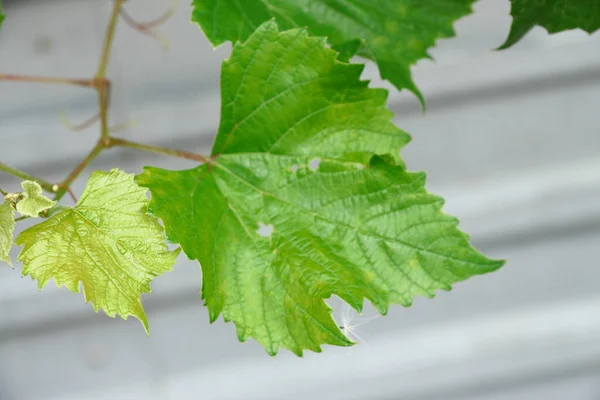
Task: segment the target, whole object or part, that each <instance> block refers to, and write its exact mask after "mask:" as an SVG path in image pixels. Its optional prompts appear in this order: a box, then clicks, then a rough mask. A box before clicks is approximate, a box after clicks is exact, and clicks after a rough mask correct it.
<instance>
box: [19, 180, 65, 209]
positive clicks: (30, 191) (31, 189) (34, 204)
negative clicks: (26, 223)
mask: <svg viewBox="0 0 600 400" xmlns="http://www.w3.org/2000/svg"><path fill="white" fill-rule="evenodd" d="M21 186H22V187H23V193H21V197H22V198H21V199H20V200H19V201H18V202H17V206H16V207H17V211H18V212H19V213H20V214H21V215H26V216H28V217H37V216H38V215H39V213H41V212H42V211H44V210H47V209H49V208H51V207H53V206H54V205H55V204H56V201H52V200H50V199H49V198H47V197H46V196H44V194H43V192H42V187H41V186H40V185H39V184H38V183H37V182H33V181H24V182H23V183H21Z"/></svg>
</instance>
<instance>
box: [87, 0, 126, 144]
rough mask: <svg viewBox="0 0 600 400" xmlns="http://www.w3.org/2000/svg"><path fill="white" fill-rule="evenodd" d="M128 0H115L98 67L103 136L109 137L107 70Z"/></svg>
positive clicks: (96, 83) (97, 82)
mask: <svg viewBox="0 0 600 400" xmlns="http://www.w3.org/2000/svg"><path fill="white" fill-rule="evenodd" d="M125 1H126V0H114V3H113V8H112V12H111V15H110V20H109V22H108V26H107V27H106V34H105V35H104V45H103V46H102V54H101V56H100V61H99V62H98V68H97V70H96V76H95V86H94V87H95V89H96V91H97V92H98V103H99V105H100V129H101V136H102V137H103V138H105V139H106V138H108V136H109V135H110V129H109V127H108V104H109V98H110V82H109V81H108V80H107V79H106V71H107V69H108V64H109V63H110V55H111V49H112V45H113V41H114V38H115V32H116V30H117V22H118V20H119V14H120V13H121V8H122V7H123V3H125Z"/></svg>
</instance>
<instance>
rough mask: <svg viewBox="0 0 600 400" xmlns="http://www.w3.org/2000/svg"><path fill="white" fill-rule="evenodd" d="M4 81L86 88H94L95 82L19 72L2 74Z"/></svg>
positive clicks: (1, 77) (1, 78)
mask: <svg viewBox="0 0 600 400" xmlns="http://www.w3.org/2000/svg"><path fill="white" fill-rule="evenodd" d="M0 80H2V81H15V82H28V83H53V84H65V85H75V86H80V87H86V88H93V87H94V85H95V83H94V80H93V79H69V78H54V77H48V76H29V75H19V74H0Z"/></svg>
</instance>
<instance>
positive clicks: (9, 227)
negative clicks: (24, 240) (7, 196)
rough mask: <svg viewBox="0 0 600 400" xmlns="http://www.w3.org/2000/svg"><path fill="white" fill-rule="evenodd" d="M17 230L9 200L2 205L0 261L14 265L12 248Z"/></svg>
mask: <svg viewBox="0 0 600 400" xmlns="http://www.w3.org/2000/svg"><path fill="white" fill-rule="evenodd" d="M14 232H15V219H14V211H13V208H12V206H11V204H10V203H9V202H5V203H4V204H2V205H1V206H0V261H4V262H5V263H7V264H8V265H11V266H12V263H11V262H10V248H11V247H12V245H13V234H14Z"/></svg>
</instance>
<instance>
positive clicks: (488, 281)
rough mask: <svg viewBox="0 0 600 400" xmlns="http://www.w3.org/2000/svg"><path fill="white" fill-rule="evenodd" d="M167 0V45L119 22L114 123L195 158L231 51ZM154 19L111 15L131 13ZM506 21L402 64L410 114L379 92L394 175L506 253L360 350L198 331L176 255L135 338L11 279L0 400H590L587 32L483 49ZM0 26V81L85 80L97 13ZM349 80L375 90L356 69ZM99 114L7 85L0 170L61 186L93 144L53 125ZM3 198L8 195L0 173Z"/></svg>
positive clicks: (590, 80) (598, 241)
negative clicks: (275, 352) (395, 131)
mask: <svg viewBox="0 0 600 400" xmlns="http://www.w3.org/2000/svg"><path fill="white" fill-rule="evenodd" d="M179 3H180V4H179V8H178V12H177V14H176V16H175V18H174V19H173V20H172V21H171V22H170V23H169V24H168V25H166V26H165V27H164V29H162V32H163V33H164V35H165V36H167V37H168V38H169V40H170V42H171V50H170V51H169V52H166V53H165V52H163V51H162V50H161V48H160V46H159V45H158V44H157V43H155V42H152V41H150V40H148V39H147V38H145V37H143V36H141V35H139V33H137V32H134V31H131V30H130V29H129V28H127V27H126V26H125V25H122V26H120V27H119V30H118V33H117V40H116V49H115V57H114V61H113V63H112V64H111V68H110V75H111V78H112V79H113V81H114V87H115V91H114V102H113V112H112V120H113V122H114V123H116V124H118V123H124V122H127V121H129V120H131V119H135V120H137V122H138V123H137V125H135V126H134V127H133V128H131V129H130V130H129V131H127V132H126V133H124V134H123V135H124V136H126V137H128V138H132V139H135V140H139V141H147V142H151V143H157V144H163V145H165V146H172V147H175V148H186V149H189V150H197V151H202V152H206V151H208V148H209V146H210V144H211V141H212V138H213V135H214V133H215V132H216V128H217V126H218V114H219V107H220V105H219V99H218V93H219V92H218V74H219V67H220V60H222V59H223V58H225V57H226V56H227V54H228V51H229V50H228V48H226V47H225V48H222V49H219V50H218V51H216V52H215V51H213V50H212V49H211V47H210V45H209V44H208V43H207V41H206V40H205V39H204V37H203V35H202V33H201V32H200V30H199V29H198V28H197V27H195V26H193V25H192V24H191V23H189V6H188V4H187V1H180V2H179ZM167 6H168V2H165V1H160V0H146V1H141V0H137V1H130V2H128V5H127V7H128V8H129V10H130V13H131V14H133V15H135V16H136V17H139V19H140V20H143V19H151V18H152V17H153V16H155V15H158V14H159V13H160V12H161V11H163V10H164V7H167ZM508 10H509V4H508V1H504V0H502V1H501V0H482V1H481V2H479V3H478V4H477V6H476V14H475V15H474V16H471V17H469V18H466V19H464V20H462V21H461V22H459V23H458V24H457V30H458V34H459V38H458V39H452V40H445V41H442V42H440V45H439V47H438V48H437V49H435V50H434V51H433V55H434V57H435V58H436V60H437V61H436V62H435V63H432V62H430V61H424V62H422V63H420V64H419V65H418V66H417V67H416V68H415V77H416V81H417V83H418V84H419V86H420V87H421V88H422V89H423V92H424V94H425V97H426V99H427V112H426V113H425V114H423V113H421V110H420V109H419V106H418V103H417V101H416V99H414V98H413V97H411V96H410V95H407V94H398V93H396V92H392V93H393V94H392V95H391V96H390V107H391V108H392V109H393V110H394V111H395V112H396V116H397V117H396V121H397V123H398V125H399V126H401V127H403V128H404V129H406V130H407V131H408V132H410V133H411V134H412V135H413V142H412V143H411V144H410V145H409V146H408V147H407V148H406V150H405V151H404V156H405V158H406V160H407V163H408V165H409V167H410V169H413V170H427V171H428V174H429V182H430V185H429V187H430V189H431V190H432V191H433V192H435V193H438V194H441V195H443V196H444V197H446V199H447V206H446V210H447V211H448V212H451V213H454V214H455V215H457V216H459V217H460V218H461V220H462V227H463V228H464V229H465V230H466V231H467V232H469V233H471V235H472V237H473V241H474V243H475V244H476V245H478V246H479V247H480V248H482V249H483V250H484V251H486V252H487V253H489V254H490V255H491V256H494V257H500V258H507V259H508V260H509V262H508V264H507V265H506V267H505V268H504V269H503V270H501V271H500V272H497V273H495V274H492V275H489V276H484V277H479V278H475V279H472V280H470V281H468V282H465V283H462V284H459V285H456V287H455V289H454V290H453V291H452V292H450V293H441V294H440V295H439V296H438V298H437V299H435V300H426V299H417V301H416V302H415V305H414V306H413V307H412V308H410V309H404V308H401V307H394V308H392V310H391V312H390V314H389V315H388V316H387V317H385V318H377V319H374V320H372V321H371V322H369V323H368V324H366V325H364V326H361V330H360V331H359V334H360V335H361V336H362V337H364V338H365V340H366V341H367V344H364V345H361V346H357V347H354V348H351V349H346V348H344V349H340V348H331V347H329V348H326V350H325V352H324V353H323V354H319V355H315V354H308V355H306V356H305V358H304V359H296V358H295V357H294V356H292V355H291V354H288V353H286V352H283V353H282V354H280V355H279V356H278V357H276V358H274V359H272V358H270V357H268V356H267V355H266V354H265V353H264V352H263V351H262V349H261V348H260V347H259V346H258V345H257V344H256V343H254V342H248V343H246V344H243V345H242V344H239V343H238V342H237V339H236V337H235V329H234V327H233V326H232V325H231V324H224V323H223V322H222V321H219V322H217V323H215V324H214V325H213V326H209V324H208V316H207V313H206V310H205V309H204V308H203V306H202V304H201V302H200V300H199V296H198V290H199V287H200V279H201V277H200V271H199V267H198V265H197V264H195V263H192V262H189V261H187V260H185V259H184V258H183V257H182V258H181V260H180V262H179V264H178V265H177V267H176V270H175V271H174V272H172V273H169V274H167V275H165V276H163V277H160V278H158V279H157V280H156V281H155V283H154V285H153V289H154V293H153V294H152V295H150V296H146V297H145V300H144V301H145V305H146V308H147V310H148V314H149V319H150V323H151V330H152V335H151V336H150V338H147V337H146V336H145V335H144V331H143V329H142V327H141V326H140V324H139V323H138V322H137V321H134V320H130V321H127V322H124V321H121V320H112V319H109V318H106V317H105V316H104V315H102V314H98V315H97V314H94V313H93V312H92V309H91V306H89V305H85V304H83V301H82V296H80V295H74V294H71V293H68V292H67V291H65V290H57V289H55V288H53V287H52V286H51V285H50V286H49V287H48V288H47V289H45V290H44V291H43V292H42V293H38V292H37V290H36V285H35V283H33V282H31V281H30V280H29V279H20V278H19V270H18V268H17V269H16V270H14V271H13V270H10V269H9V268H3V269H1V270H0V400H21V399H24V400H38V399H40V400H49V399H53V400H58V399H73V400H75V399H109V398H110V399H117V398H118V399H144V400H158V399H161V400H162V399H170V400H171V399H172V400H176V399H177V400H179V399H281V398H286V399H402V400H413V399H415V400H416V399H419V400H437V399H443V400H450V399H481V400H497V399H511V400H521V399H527V400H537V399H540V400H542V399H543V400H548V399H560V400H564V399H569V400H592V399H600V290H599V286H600V285H599V283H600V272H599V269H598V268H599V267H600V265H599V263H598V256H597V254H598V251H599V250H600V138H599V134H598V104H600V52H599V51H598V49H599V48H600V36H598V35H594V36H592V37H589V36H588V35H586V34H583V33H581V32H570V33H565V34H561V35H558V36H553V37H548V36H547V35H546V34H545V33H544V32H543V31H542V30H534V31H533V32H532V33H531V34H530V35H529V36H528V37H527V38H526V40H524V41H523V42H522V43H520V44H519V45H517V46H515V47H514V48H512V49H510V50H507V51H503V52H493V51H491V49H492V48H494V47H496V46H497V45H499V44H500V43H502V40H503V39H504V36H505V35H506V33H507V32H508V26H509V23H510V20H509V18H508ZM6 11H7V13H8V15H9V19H7V22H6V24H5V26H4V28H3V30H2V31H1V33H0V71H3V72H19V73H29V74H42V75H56V76H73V77H87V76H90V75H91V74H92V73H93V71H94V69H95V63H96V61H97V57H98V54H99V48H100V42H101V37H102V34H103V30H104V23H105V21H106V19H107V14H108V2H107V1H98V0H78V1H67V0H55V1H48V0H38V1H17V2H14V1H13V2H10V3H8V5H7V10H6ZM366 74H367V76H371V77H376V71H375V69H374V68H372V66H370V67H369V68H367V72H366ZM373 85H378V86H379V85H384V84H383V83H381V82H380V81H379V80H377V79H375V80H374V82H373ZM95 100H96V99H95V94H94V93H93V92H86V91H84V90H78V89H73V88H63V87H52V86H39V85H27V84H9V83H6V82H2V83H1V84H0V139H1V143H2V144H1V145H0V146H1V147H0V160H2V161H3V162H7V163H11V164H14V165H16V166H18V167H20V168H23V169H26V170H28V171H31V172H33V173H36V174H39V175H42V176H44V177H45V178H47V179H48V180H50V181H58V180H60V179H62V177H63V176H64V175H65V174H66V173H68V171H69V168H70V167H71V166H73V165H74V164H75V163H76V162H77V160H78V159H79V158H81V157H82V156H83V154H85V152H86V151H87V150H88V149H89V148H91V146H92V145H93V143H94V142H95V140H96V134H97V133H96V130H95V129H89V130H87V131H85V132H78V133H73V132H69V131H68V130H66V129H65V128H64V127H63V126H62V125H61V124H60V122H59V118H58V113H59V111H61V110H63V111H65V112H67V113H68V116H69V118H70V119H71V120H72V121H73V122H80V121H83V120H85V119H87V118H88V117H89V116H91V115H93V114H94V112H95V111H94V110H95ZM7 144H9V145H7ZM115 164H118V165H119V166H120V167H122V168H124V169H126V170H127V171H130V172H139V171H140V168H141V166H143V165H146V164H152V165H158V166H162V167H171V168H179V167H187V166H189V165H190V164H189V163H185V162H181V161H174V160H168V159H163V158H156V157H154V156H146V155H143V154H139V153H134V152H130V151H120V150H119V151H117V150H115V151H114V152H111V153H107V154H105V155H103V156H102V157H101V158H100V159H98V160H97V162H95V164H94V167H95V168H103V169H108V168H111V167H113V166H115ZM0 184H1V185H2V187H9V185H15V187H16V185H17V184H18V182H17V181H16V180H13V179H11V178H10V177H8V176H5V175H0ZM83 184H84V179H82V180H81V181H79V182H78V183H77V188H78V189H80V188H81V187H82V185H83ZM336 305H337V306H338V309H341V308H343V307H341V306H340V304H339V303H336Z"/></svg>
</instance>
